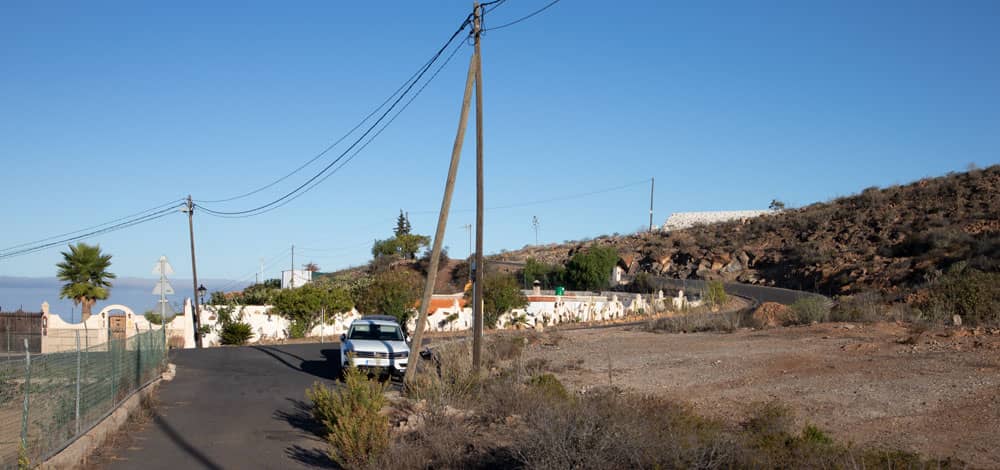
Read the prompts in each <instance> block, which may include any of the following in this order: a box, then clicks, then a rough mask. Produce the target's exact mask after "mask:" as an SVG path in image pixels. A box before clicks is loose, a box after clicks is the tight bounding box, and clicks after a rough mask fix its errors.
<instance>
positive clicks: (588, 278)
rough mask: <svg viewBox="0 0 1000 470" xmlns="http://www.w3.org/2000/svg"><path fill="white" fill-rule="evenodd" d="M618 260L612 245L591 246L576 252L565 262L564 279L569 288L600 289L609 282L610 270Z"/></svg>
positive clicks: (616, 252)
mask: <svg viewBox="0 0 1000 470" xmlns="http://www.w3.org/2000/svg"><path fill="white" fill-rule="evenodd" d="M617 262H618V251H616V250H615V249H614V248H612V247H601V246H595V247H591V248H590V249H589V250H586V251H580V252H577V253H576V254H575V255H573V257H572V258H570V260H569V263H567V264H566V281H567V284H569V287H570V288H571V289H576V290H601V289H604V288H606V287H608V285H609V284H610V280H611V270H612V269H614V267H615V263H617Z"/></svg>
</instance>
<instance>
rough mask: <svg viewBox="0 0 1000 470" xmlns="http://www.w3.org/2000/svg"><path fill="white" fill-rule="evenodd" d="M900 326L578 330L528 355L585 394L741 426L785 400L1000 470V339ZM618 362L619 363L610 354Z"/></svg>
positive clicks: (876, 441)
mask: <svg viewBox="0 0 1000 470" xmlns="http://www.w3.org/2000/svg"><path fill="white" fill-rule="evenodd" d="M917 331H919V330H914V329H912V328H911V327H909V326H907V325H902V324H896V323H877V324H838V323H828V324H819V325H812V326H803V327H787V328H775V329H768V330H758V331H752V330H739V331H737V332H736V333H732V334H726V333H693V334H670V333H651V332H646V331H641V328H638V327H615V328H606V329H596V330H577V331H567V332H560V333H553V335H558V336H561V338H562V339H561V340H560V341H558V344H557V345H551V344H550V345H545V344H544V343H543V344H542V345H539V346H535V347H532V348H529V349H528V350H527V351H526V353H527V357H528V358H532V357H542V358H545V359H547V360H548V361H549V367H550V368H552V369H554V370H555V372H556V375H557V376H558V377H559V378H560V380H562V381H563V383H564V384H565V385H566V386H567V387H569V388H571V389H575V390H581V389H586V388H588V387H593V386H602V385H608V382H609V373H608V371H609V356H610V370H611V378H610V380H611V381H612V382H613V385H615V386H617V387H621V388H624V389H630V390H635V391H638V392H644V393H653V394H658V395H664V396H669V397H674V398H677V399H680V400H684V401H687V402H689V403H691V404H692V405H693V406H694V407H695V410H696V411H698V412H699V413H701V414H703V415H707V416H714V417H718V418H722V419H725V420H728V421H730V422H734V423H735V422H739V421H740V420H741V419H742V416H743V413H745V412H746V409H747V407H746V404H747V403H750V402H754V401H768V400H772V399H777V400H780V401H781V402H783V403H785V404H786V405H788V406H790V407H791V408H792V410H794V412H795V414H796V419H797V421H798V422H799V424H805V423H806V422H809V423H812V424H815V425H817V426H819V427H820V428H821V429H824V430H827V431H829V433H830V434H831V435H833V436H834V437H835V438H836V439H838V440H840V441H844V442H854V443H856V444H865V445H873V446H881V447H891V448H898V449H904V450H910V451H915V452H919V453H921V454H924V455H925V456H934V457H940V458H944V457H957V458H959V459H961V460H963V461H965V462H966V463H968V464H971V465H972V466H974V467H981V468H1000V331H998V330H995V329H994V330H989V329H978V330H970V329H962V328H958V329H944V328H938V329H934V330H929V331H925V332H922V333H917ZM609 352H610V354H609Z"/></svg>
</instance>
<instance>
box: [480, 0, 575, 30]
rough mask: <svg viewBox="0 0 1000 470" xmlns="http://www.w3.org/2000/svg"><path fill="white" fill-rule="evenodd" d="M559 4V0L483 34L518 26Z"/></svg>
mask: <svg viewBox="0 0 1000 470" xmlns="http://www.w3.org/2000/svg"><path fill="white" fill-rule="evenodd" d="M557 3H559V0H554V1H553V2H551V3H549V4H548V5H545V6H544V7H542V8H539V9H538V10H535V11H534V12H532V13H530V14H528V15H526V16H522V17H520V18H518V19H516V20H514V21H511V22H510V23H504V24H502V25H500V26H494V27H492V28H487V29H484V30H483V32H486V31H494V30H497V29H501V28H506V27H508V26H514V25H516V24H518V23H520V22H522V21H524V20H526V19H528V18H531V17H532V16H535V15H537V14H539V13H541V12H543V11H545V10H547V9H549V7H551V6H552V5H555V4H557Z"/></svg>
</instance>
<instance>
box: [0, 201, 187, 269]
mask: <svg viewBox="0 0 1000 470" xmlns="http://www.w3.org/2000/svg"><path fill="white" fill-rule="evenodd" d="M182 201H184V199H175V200H173V201H170V202H168V203H165V204H160V205H158V206H156V207H151V208H149V209H146V210H144V211H139V212H136V213H134V214H129V215H126V216H122V217H119V218H117V219H113V220H109V221H107V222H104V223H103V224H97V225H94V226H91V227H87V228H82V229H80V230H74V231H72V232H66V233H61V234H59V235H53V236H51V237H47V238H41V239H38V240H34V241H30V242H25V243H21V244H18V245H13V246H8V247H6V248H2V249H0V255H2V254H3V253H5V252H8V251H11V250H14V249H17V248H21V247H25V246H28V245H34V244H38V243H42V242H47V241H49V240H54V239H56V238H60V237H65V236H67V235H73V234H77V233H80V232H86V231H88V230H94V229H97V228H101V227H104V226H106V225H111V224H113V223H115V222H120V221H122V220H125V219H129V218H132V217H138V216H140V215H144V214H147V213H149V212H153V211H155V210H157V209H162V208H164V207H167V206H176V205H177V204H178V203H180V202H182Z"/></svg>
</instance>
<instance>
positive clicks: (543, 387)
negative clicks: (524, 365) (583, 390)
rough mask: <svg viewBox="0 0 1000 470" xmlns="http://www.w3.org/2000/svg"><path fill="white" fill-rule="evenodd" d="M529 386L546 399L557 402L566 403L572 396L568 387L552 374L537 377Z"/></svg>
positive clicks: (529, 382) (532, 379) (530, 381)
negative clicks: (567, 389)
mask: <svg viewBox="0 0 1000 470" xmlns="http://www.w3.org/2000/svg"><path fill="white" fill-rule="evenodd" d="M528 385H529V386H531V387H532V388H533V389H534V390H535V392H537V393H539V394H540V395H542V396H544V397H546V398H550V399H553V400H556V401H565V400H569V399H570V394H569V392H567V391H566V387H565V386H563V384H562V382H560V381H559V379H557V378H556V376H554V375H552V374H541V375H536V376H534V377H532V378H531V380H529V381H528Z"/></svg>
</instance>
